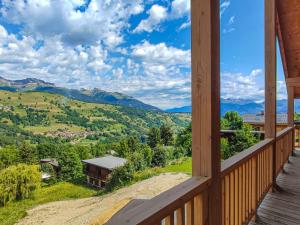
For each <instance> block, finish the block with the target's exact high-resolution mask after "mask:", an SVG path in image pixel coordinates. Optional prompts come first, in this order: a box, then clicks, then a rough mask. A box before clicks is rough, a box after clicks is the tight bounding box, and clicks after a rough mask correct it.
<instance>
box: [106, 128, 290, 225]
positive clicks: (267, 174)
mask: <svg viewBox="0 0 300 225" xmlns="http://www.w3.org/2000/svg"><path fill="white" fill-rule="evenodd" d="M293 129H294V127H287V128H285V129H284V130H282V131H280V132H278V133H277V136H276V139H273V138H269V139H265V140H263V141H260V142H259V143H257V144H256V145H254V146H252V147H250V148H248V149H246V150H244V151H242V152H240V153H238V154H237V155H235V156H233V157H231V158H229V159H227V160H225V161H223V162H222V167H221V183H222V193H223V194H222V224H224V225H225V224H232V222H233V221H235V223H237V224H242V223H243V224H244V223H247V222H249V221H250V220H251V218H252V216H254V215H255V212H256V209H257V208H258V207H259V205H260V203H261V201H262V200H263V199H264V197H265V195H266V194H267V193H268V191H269V189H270V188H271V187H272V185H274V181H273V179H272V176H273V174H272V169H273V168H274V167H275V168H276V174H275V175H277V174H278V172H280V171H281V170H282V169H283V166H284V164H285V162H286V161H287V160H288V157H289V155H290V154H291V152H292V139H293V138H292V135H293ZM275 141H276V144H275ZM274 146H276V151H273V150H274ZM274 153H275V154H276V155H275V156H274V155H273V154H274ZM273 157H275V159H276V160H275V164H273ZM211 188H212V186H211V178H206V177H192V178H190V179H188V180H187V181H185V182H184V183H181V184H179V185H177V186H175V187H173V188H171V189H170V190H168V191H165V192H163V193H161V194H160V195H158V196H156V197H154V198H152V199H150V200H147V201H145V202H143V203H141V204H139V205H138V206H136V207H133V208H131V209H127V210H124V211H123V212H120V213H119V214H118V215H116V216H114V217H113V218H112V219H111V220H110V221H109V222H108V223H107V225H116V224H118V225H119V224H122V225H158V224H167V225H169V224H175V223H174V221H179V222H180V221H181V222H182V223H179V224H185V222H184V221H185V220H186V221H189V222H187V223H188V224H195V225H198V224H202V223H203V224H205V222H207V218H208V215H209V211H208V210H209V208H208V204H209V201H208V199H209V195H208V193H210V189H211ZM195 212H197V213H195Z"/></svg>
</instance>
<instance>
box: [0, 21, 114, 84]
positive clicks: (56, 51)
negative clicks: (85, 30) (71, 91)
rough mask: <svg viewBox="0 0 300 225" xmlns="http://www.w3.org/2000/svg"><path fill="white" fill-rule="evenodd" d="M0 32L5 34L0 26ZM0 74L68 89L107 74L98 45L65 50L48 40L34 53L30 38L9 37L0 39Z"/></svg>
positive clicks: (104, 61)
mask: <svg viewBox="0 0 300 225" xmlns="http://www.w3.org/2000/svg"><path fill="white" fill-rule="evenodd" d="M0 30H2V32H3V30H5V29H4V28H3V27H2V26H0ZM1 43H2V45H1V46H0V74H1V75H2V76H5V77H7V78H10V79H23V78H26V77H34V78H39V79H45V80H47V81H51V82H54V83H56V84H57V85H59V86H67V87H70V88H72V87H73V88H78V87H86V86H90V82H93V81H95V80H97V79H98V78H97V77H99V76H101V74H103V73H105V71H107V70H109V69H110V68H111V66H110V65H109V64H107V62H106V61H107V51H106V50H104V49H103V48H102V47H101V45H95V46H89V47H85V48H83V47H77V48H72V47H66V46H64V45H63V43H62V42H61V41H60V39H59V38H57V37H56V38H48V39H47V40H45V41H44V46H43V47H42V48H40V49H38V50H36V49H35V48H33V46H34V45H35V44H36V41H35V39H34V38H32V37H30V36H22V38H21V39H18V38H16V36H15V35H13V34H10V35H6V37H1Z"/></svg>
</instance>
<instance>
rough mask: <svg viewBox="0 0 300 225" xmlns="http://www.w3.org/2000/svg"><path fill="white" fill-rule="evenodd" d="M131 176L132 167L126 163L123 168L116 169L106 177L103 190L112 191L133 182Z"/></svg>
mask: <svg viewBox="0 0 300 225" xmlns="http://www.w3.org/2000/svg"><path fill="white" fill-rule="evenodd" d="M133 174H134V167H133V165H132V164H131V163H130V162H127V163H126V164H125V165H124V166H121V167H118V168H116V169H114V170H113V171H112V172H111V174H110V175H109V176H108V179H107V182H106V185H105V189H106V190H107V191H113V190H116V189H118V188H121V187H124V186H126V185H127V184H129V183H131V181H132V180H133Z"/></svg>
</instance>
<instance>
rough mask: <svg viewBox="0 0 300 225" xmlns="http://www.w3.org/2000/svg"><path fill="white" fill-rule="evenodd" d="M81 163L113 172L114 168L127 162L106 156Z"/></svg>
mask: <svg viewBox="0 0 300 225" xmlns="http://www.w3.org/2000/svg"><path fill="white" fill-rule="evenodd" d="M82 162H83V163H86V164H91V165H94V166H99V167H102V168H106V169H109V170H113V169H115V168H116V167H120V166H123V165H124V164H125V163H126V162H127V160H126V159H123V158H119V157H115V156H112V155H107V156H104V157H100V158H94V159H87V160H82Z"/></svg>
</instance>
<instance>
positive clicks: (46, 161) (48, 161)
mask: <svg viewBox="0 0 300 225" xmlns="http://www.w3.org/2000/svg"><path fill="white" fill-rule="evenodd" d="M40 163H48V164H50V165H52V166H54V167H59V164H58V162H57V160H56V159H41V160H40Z"/></svg>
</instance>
